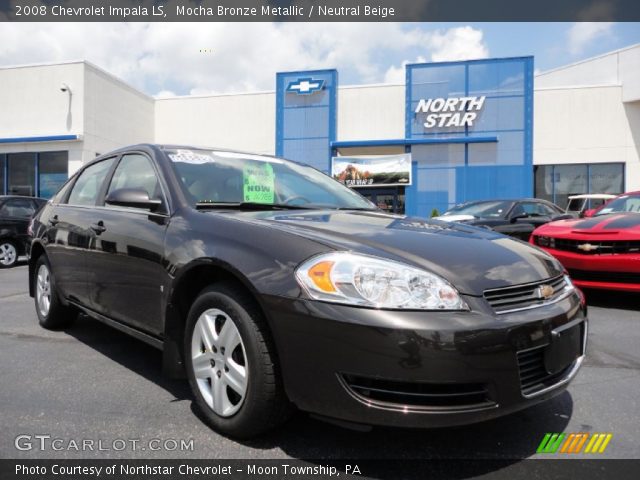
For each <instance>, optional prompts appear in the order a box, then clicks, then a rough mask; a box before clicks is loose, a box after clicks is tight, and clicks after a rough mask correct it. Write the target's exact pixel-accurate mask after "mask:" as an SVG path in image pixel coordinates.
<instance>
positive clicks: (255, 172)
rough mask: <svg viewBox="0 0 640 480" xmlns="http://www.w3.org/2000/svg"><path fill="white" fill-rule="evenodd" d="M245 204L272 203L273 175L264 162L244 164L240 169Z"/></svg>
mask: <svg viewBox="0 0 640 480" xmlns="http://www.w3.org/2000/svg"><path fill="white" fill-rule="evenodd" d="M242 179H243V180H242V183H243V191H244V199H243V201H245V202H252V203H274V198H275V175H274V174H273V167H272V166H271V164H270V163H266V162H246V163H245V164H244V168H243V169H242Z"/></svg>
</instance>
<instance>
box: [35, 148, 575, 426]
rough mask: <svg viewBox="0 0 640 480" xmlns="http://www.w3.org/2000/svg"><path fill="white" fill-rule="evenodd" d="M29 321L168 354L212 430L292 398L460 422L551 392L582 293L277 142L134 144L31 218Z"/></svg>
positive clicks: (533, 254)
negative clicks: (95, 330) (393, 207)
mask: <svg viewBox="0 0 640 480" xmlns="http://www.w3.org/2000/svg"><path fill="white" fill-rule="evenodd" d="M33 232H34V233H33V234H34V239H33V243H32V250H31V258H30V263H29V275H30V293H31V295H32V296H34V297H35V307H36V312H37V315H38V318H39V321H40V323H41V325H42V326H44V327H45V328H61V327H63V326H65V325H68V324H69V323H70V322H71V321H72V320H73V318H74V315H73V311H74V310H81V311H83V312H85V313H86V314H87V315H89V316H91V317H93V318H96V319H98V320H100V321H103V322H105V323H107V324H109V325H111V326H113V327H115V328H118V329H120V330H122V331H124V332H126V333H128V334H131V335H133V336H135V337H137V338H139V339H141V340H144V341H146V342H148V343H150V344H151V345H154V346H156V347H158V348H160V349H162V350H163V362H164V368H165V371H166V372H167V373H168V374H171V375H175V376H180V375H186V376H187V377H188V379H189V383H190V385H191V388H192V390H193V393H194V396H195V399H196V402H197V405H198V406H199V409H200V410H201V411H202V412H203V416H204V417H205V418H206V420H207V421H208V422H209V424H210V425H211V426H213V427H214V428H216V429H218V430H219V431H222V432H224V433H226V434H230V435H233V436H237V437H249V436H252V435H256V434H258V433H260V432H263V431H265V430H266V429H268V428H270V427H273V426H274V425H277V424H278V423H280V422H282V421H283V420H284V419H285V418H286V416H287V413H288V412H289V411H290V409H291V406H292V405H293V406H297V407H298V408H300V409H302V410H305V411H308V412H312V413H314V414H316V415H318V416H323V417H331V418H333V419H338V420H339V421H341V422H343V423H349V422H351V423H356V424H367V425H396V426H404V427H426V426H447V425H459V424H466V423H471V422H477V421H481V420H486V419H490V418H493V417H497V416H500V415H504V414H506V413H509V412H513V411H516V410H519V409H522V408H525V407H527V406H530V405H533V404H535V403H538V402H541V401H543V400H546V399H549V398H551V397H553V396H555V395H557V394H558V393H560V392H562V391H563V390H564V389H565V388H566V386H567V384H568V383H569V381H570V380H571V379H572V378H574V376H575V375H576V372H577V371H578V369H579V367H580V365H581V363H582V361H583V358H584V353H585V342H586V334H587V317H586V307H585V304H584V299H583V297H582V296H581V294H580V293H579V292H578V291H577V290H576V289H575V288H574V286H573V285H572V283H571V281H570V280H569V278H568V277H567V276H566V275H565V274H564V273H563V269H562V267H561V265H560V264H559V263H558V261H557V260H555V259H554V258H553V257H552V256H550V255H547V254H546V253H544V252H543V251H541V250H539V249H537V248H534V247H532V246H529V245H527V244H524V243H522V242H518V241H515V240H512V239H509V238H505V237H504V236H502V235H497V234H496V233H494V232H492V231H490V230H486V229H478V228H474V227H469V226H464V225H460V224H455V223H454V224H449V223H446V222H438V221H427V220H423V219H420V218H411V217H400V216H397V215H389V214H385V213H383V212H382V211H380V210H378V209H377V208H375V207H374V206H372V204H371V203H369V202H368V201H367V200H365V199H364V198H363V197H362V196H360V195H359V194H358V193H356V192H354V191H352V190H350V189H348V188H347V187H345V186H343V185H341V184H340V183H338V182H337V181H335V180H333V179H331V178H330V177H328V176H326V175H324V174H323V173H321V172H319V171H317V170H315V169H313V168H311V167H308V166H304V165H301V164H298V163H294V162H289V161H286V160H282V159H279V158H275V157H268V156H257V155H251V154H244V153H235V152H223V151H215V150H204V149H194V148H188V147H173V146H154V145H137V146H133V147H129V148H125V149H122V150H119V151H116V152H113V153H110V154H108V155H104V156H102V157H100V158H97V159H96V160H94V161H92V162H91V163H89V164H87V165H85V166H84V167H83V168H82V169H81V170H80V171H79V172H78V173H77V174H76V175H75V176H74V177H73V178H72V179H71V180H70V181H69V182H68V183H67V184H66V185H65V186H64V187H63V188H62V189H61V191H60V192H59V193H58V194H57V195H56V197H55V198H54V199H53V201H52V202H51V203H50V204H47V205H46V206H45V207H44V209H43V210H42V211H41V212H40V214H39V215H37V217H36V218H35V220H34V224H33Z"/></svg>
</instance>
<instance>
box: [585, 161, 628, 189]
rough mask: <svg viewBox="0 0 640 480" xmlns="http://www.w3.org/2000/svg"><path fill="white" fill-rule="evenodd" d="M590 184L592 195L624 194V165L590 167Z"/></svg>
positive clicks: (596, 165)
mask: <svg viewBox="0 0 640 480" xmlns="http://www.w3.org/2000/svg"><path fill="white" fill-rule="evenodd" d="M589 183H590V185H589V192H590V193H612V194H619V193H623V191H624V165H623V164H622V163H605V164H595V165H590V174H589Z"/></svg>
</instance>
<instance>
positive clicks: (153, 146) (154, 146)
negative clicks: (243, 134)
mask: <svg viewBox="0 0 640 480" xmlns="http://www.w3.org/2000/svg"><path fill="white" fill-rule="evenodd" d="M132 150H162V151H165V150H206V151H209V152H220V153H233V154H240V155H251V156H254V157H264V158H274V159H278V160H285V161H287V162H291V163H298V164H300V165H305V166H308V165H307V164H305V163H302V162H296V161H295V160H288V159H286V158H283V157H277V156H275V155H269V154H266V153H253V152H247V151H242V150H233V149H230V148H216V147H203V146H194V145H179V144H163V143H137V144H134V145H127V146H125V147H121V148H117V149H115V150H111V151H109V152H106V153H103V154H102V155H100V156H99V157H96V158H92V159H91V160H90V161H88V162H87V163H85V164H84V165H82V167H83V168H84V167H87V166H88V165H91V164H93V163H96V162H99V161H101V160H104V159H106V158H109V157H112V156H114V155H118V154H121V153H125V152H130V151H132Z"/></svg>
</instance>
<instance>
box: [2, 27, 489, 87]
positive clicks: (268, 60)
mask: <svg viewBox="0 0 640 480" xmlns="http://www.w3.org/2000/svg"><path fill="white" fill-rule="evenodd" d="M486 56H488V49H487V46H486V45H485V43H484V40H483V33H482V31H481V30H478V29H474V28H471V27H468V26H466V27H456V28H451V29H448V30H439V31H428V30H425V29H423V28H421V27H418V26H414V25H413V24H409V25H407V24H404V25H403V24H397V23H346V22H343V23H306V24H305V23H187V24H185V23H169V22H168V23H148V24H145V23H135V22H132V23H124V22H122V23H102V24H101V23H5V24H4V26H3V28H2V29H0V65H12V64H25V63H38V62H57V61H64V60H78V59H86V60H89V61H91V62H93V63H95V64H97V65H99V66H100V67H102V68H104V69H106V70H107V71H109V72H111V73H113V74H114V75H116V76H118V77H120V78H122V79H123V80H125V81H126V82H128V83H130V84H131V85H133V86H134V87H136V88H139V89H141V90H143V91H145V92H147V93H149V94H152V95H154V94H155V95H162V96H168V95H172V94H174V93H176V94H189V93H192V94H207V93H220V92H238V91H251V90H271V89H274V87H275V85H274V83H275V72H278V71H287V70H306V69H315V68H337V69H338V70H339V71H340V75H341V83H343V84H344V83H376V82H381V81H400V82H402V81H403V80H404V78H403V73H402V64H401V63H399V62H398V60H399V59H401V58H414V59H418V60H419V61H422V60H424V59H425V58H429V59H430V60H433V61H441V60H460V59H465V58H481V57H486ZM399 77H402V78H399ZM345 78H346V80H345ZM398 79H399V80H398Z"/></svg>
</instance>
